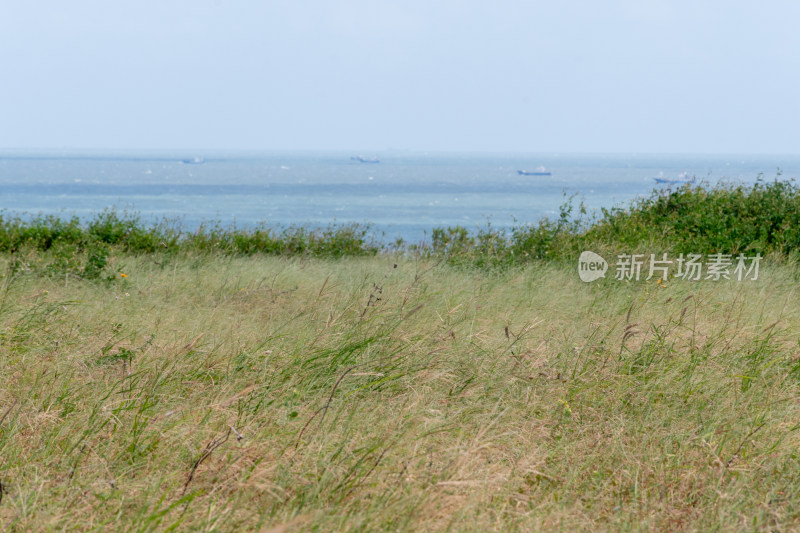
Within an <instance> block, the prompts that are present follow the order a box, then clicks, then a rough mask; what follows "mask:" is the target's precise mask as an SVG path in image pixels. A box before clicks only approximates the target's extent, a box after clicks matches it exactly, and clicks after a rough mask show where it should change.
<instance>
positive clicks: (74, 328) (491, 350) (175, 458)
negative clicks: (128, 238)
mask: <svg viewBox="0 0 800 533" xmlns="http://www.w3.org/2000/svg"><path fill="white" fill-rule="evenodd" d="M18 255H19V254H16V255H15V254H8V253H6V254H5V255H0V271H2V272H5V275H4V276H3V277H2V278H0V281H1V282H2V284H1V286H0V289H1V290H0V483H2V489H0V495H1V496H2V498H1V499H0V531H29V530H62V529H64V530H78V531H90V530H97V531H101V530H112V529H118V530H125V531H162V530H167V529H169V528H173V529H178V530H195V531H248V530H265V531H270V530H275V531H284V530H286V531H309V530H318V531H331V530H364V531H371V530H406V531H416V530H426V529H427V530H454V531H486V530H495V531H506V530H514V529H519V530H541V531H554V530H560V531H577V530H587V531H589V530H591V531H598V530H615V531H616V530H623V531H625V530H632V531H642V530H650V531H714V530H719V531H722V530H725V531H728V530H746V531H786V530H793V529H796V528H798V527H799V526H798V524H800V492H798V490H800V475H798V473H800V457H799V454H800V447H799V445H800V436H798V429H800V402H798V399H799V397H798V396H799V395H798V383H800V303H798V299H797V290H796V287H797V280H798V275H799V274H800V269H798V267H797V266H795V265H794V264H793V263H791V262H790V261H789V260H787V259H785V258H784V259H780V258H778V259H776V260H774V261H768V262H766V263H765V264H763V265H762V269H761V274H760V277H759V280H758V281H743V282H736V281H732V282H728V281H720V282H712V281H704V282H684V281H677V280H675V281H673V280H667V281H666V282H663V283H656V282H655V281H641V282H638V283H637V282H632V283H625V282H620V281H615V280H613V279H606V280H601V281H598V282H595V283H592V284H586V283H582V282H581V281H580V280H579V279H578V276H577V271H576V269H575V266H574V265H572V264H571V265H570V266H568V267H567V266H562V265H561V264H560V263H557V262H549V263H537V262H531V263H528V264H526V265H524V266H520V267H513V268H506V269H503V270H499V271H487V270H478V269H474V268H459V267H454V266H451V265H449V264H447V263H446V262H442V261H438V262H435V261H434V260H433V259H430V258H428V259H424V258H423V259H416V258H415V257H414V255H413V254H405V255H397V256H396V257H393V256H390V255H385V254H383V255H378V256H373V257H365V258H364V257H362V258H358V257H350V258H348V257H345V258H340V259H337V260H329V259H324V258H308V257H306V258H299V257H295V258H287V257H268V256H263V255H260V254H256V255H253V256H250V257H236V256H227V255H221V254H196V253H180V254H172V255H167V254H162V255H159V254H157V253H156V254H150V255H126V254H115V255H113V256H109V258H108V261H109V263H108V264H105V263H104V264H103V265H102V266H103V268H104V269H105V270H104V271H106V272H112V273H114V277H113V279H112V280H108V281H103V280H102V279H101V280H99V281H89V280H86V279H81V278H80V277H79V276H77V275H74V274H70V272H69V271H68V270H65V271H64V273H63V275H60V274H59V275H43V274H41V273H40V272H39V271H37V270H36V269H34V268H33V267H32V266H31V265H30V264H20V261H19V257H18ZM31 257H34V256H30V257H28V259H30V258H31Z"/></svg>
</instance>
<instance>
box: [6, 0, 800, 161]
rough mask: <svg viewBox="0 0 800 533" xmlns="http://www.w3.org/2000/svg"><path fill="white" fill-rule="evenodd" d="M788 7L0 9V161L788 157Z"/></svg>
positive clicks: (791, 127) (406, 3) (186, 1)
mask: <svg viewBox="0 0 800 533" xmlns="http://www.w3.org/2000/svg"><path fill="white" fill-rule="evenodd" d="M799 28H800V2H797V1H795V0H785V1H770V0H766V1H761V2H755V1H749V0H748V1H736V0H733V1H704V0H663V1H659V0H604V1H599V0H591V1H568V0H565V1H552V0H549V1H536V0H531V1H522V0H519V1H511V0H493V1H489V0H484V1H473V0H461V1H456V0H441V1H437V0H403V1H380V0H336V1H327V2H326V1H312V0H286V1H268V0H265V1H256V0H219V1H210V0H158V1H149V0H138V1H136V2H132V1H126V2H123V1H121V0H96V1H91V0H71V1H69V2H65V1H63V0H0V65H2V76H0V148H5V149H8V148H80V149H85V148H113V149H117V148H121V149H148V148H156V149H161V148H163V149H170V148H181V149H183V148H197V149H201V148H208V149H211V148H219V149H266V150H276V149H277V150H281V149H337V150H338V149H346V150H361V151H364V150H381V149H384V148H398V149H415V150H464V151H471V150H485V151H515V152H553V151H558V152H701V153H708V152H724V153H798V152H799V151H800V149H799V148H798V146H799V145H798V140H799V139H800V134H799V132H798V129H800V99H799V98H798V96H797V94H798V92H800V29H799Z"/></svg>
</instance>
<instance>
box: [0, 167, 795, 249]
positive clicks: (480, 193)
mask: <svg viewBox="0 0 800 533" xmlns="http://www.w3.org/2000/svg"><path fill="white" fill-rule="evenodd" d="M353 155H359V154H357V153H237V154H226V153H208V152H206V153H186V152H183V153H163V152H162V153H60V154H57V153H47V154H46V153H9V152H6V153H0V190H2V195H0V208H2V209H4V210H5V211H6V214H8V213H9V212H14V213H28V214H38V213H43V214H58V215H60V216H65V217H66V216H71V215H77V216H79V217H81V218H88V217H90V216H92V215H93V214H95V213H97V212H99V211H101V210H103V209H105V208H108V207H115V208H117V209H120V210H122V209H128V210H130V211H135V212H137V213H139V214H140V215H141V217H142V218H143V219H145V220H146V221H156V220H160V219H162V218H165V217H167V218H170V219H179V220H180V221H181V224H182V226H183V227H184V228H186V229H193V228H196V227H197V226H198V225H199V224H201V223H204V222H205V223H209V222H211V223H214V222H218V223H220V224H222V225H223V226H229V225H232V224H235V225H236V226H237V227H253V226H256V225H258V224H261V223H266V224H268V225H275V226H288V225H312V226H317V225H327V224H329V223H349V222H359V223H370V224H371V225H372V227H373V228H374V229H375V231H376V233H377V234H379V235H382V238H383V239H385V240H387V241H388V240H394V238H396V237H403V238H404V239H406V240H407V241H419V240H422V239H424V238H426V236H429V235H430V230H431V228H434V227H437V226H454V225H461V226H465V227H467V228H470V229H473V228H476V227H478V226H479V225H485V224H486V223H487V221H488V222H491V224H492V225H493V226H496V227H509V226H511V225H514V224H522V223H528V222H535V221H537V220H539V219H540V218H541V217H543V216H553V215H556V214H557V213H558V208H559V206H560V205H561V204H562V203H564V196H565V195H572V194H577V199H580V200H583V202H584V203H585V204H586V205H587V206H588V207H589V208H594V209H597V208H600V207H611V206H617V205H625V204H627V203H628V202H629V201H631V200H632V199H634V198H635V197H637V196H640V195H647V194H649V193H650V192H651V191H652V190H653V189H654V188H659V187H664V186H663V185H657V184H656V183H655V181H654V179H653V178H655V177H659V176H661V177H665V178H677V177H679V176H680V175H681V174H682V173H683V172H686V173H687V175H688V176H696V177H697V178H698V179H699V180H707V181H709V182H711V183H715V182H717V181H719V180H730V181H741V182H745V183H753V182H755V180H756V179H757V178H758V177H759V175H763V177H764V179H768V180H771V179H774V178H775V177H776V175H777V172H778V169H779V168H780V169H781V171H782V177H783V178H794V177H798V176H800V157H798V156H677V155H676V156H645V155H574V154H573V155H558V154H542V155H503V154H495V155H485V154H480V155H471V154H426V153H410V152H409V153H406V152H383V153H364V154H363V155H364V156H365V157H377V158H379V159H380V163H361V162H358V161H354V160H351V158H350V157H351V156H353ZM195 157H198V158H203V162H202V163H187V162H184V160H191V159H192V158H195ZM539 166H544V167H546V168H547V169H548V170H549V171H551V172H552V176H520V175H518V173H517V170H519V169H527V170H535V169H536V168H537V167H539Z"/></svg>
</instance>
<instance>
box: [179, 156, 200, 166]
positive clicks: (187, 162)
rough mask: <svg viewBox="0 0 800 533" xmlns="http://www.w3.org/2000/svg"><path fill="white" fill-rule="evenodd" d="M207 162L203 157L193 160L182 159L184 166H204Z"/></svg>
mask: <svg viewBox="0 0 800 533" xmlns="http://www.w3.org/2000/svg"><path fill="white" fill-rule="evenodd" d="M205 162H206V160H205V159H204V158H202V157H193V158H191V159H181V163H183V164H184V165H202V164H203V163H205Z"/></svg>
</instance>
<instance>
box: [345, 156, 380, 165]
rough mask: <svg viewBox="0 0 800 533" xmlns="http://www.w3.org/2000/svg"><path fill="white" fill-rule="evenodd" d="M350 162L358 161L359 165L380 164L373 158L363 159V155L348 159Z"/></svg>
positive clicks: (378, 160)
mask: <svg viewBox="0 0 800 533" xmlns="http://www.w3.org/2000/svg"><path fill="white" fill-rule="evenodd" d="M350 160H351V161H358V162H359V163H380V162H381V160H380V159H377V158H375V157H364V156H363V155H354V156H352V157H350Z"/></svg>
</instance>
